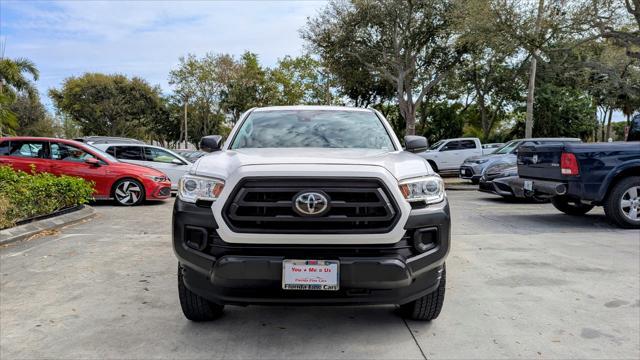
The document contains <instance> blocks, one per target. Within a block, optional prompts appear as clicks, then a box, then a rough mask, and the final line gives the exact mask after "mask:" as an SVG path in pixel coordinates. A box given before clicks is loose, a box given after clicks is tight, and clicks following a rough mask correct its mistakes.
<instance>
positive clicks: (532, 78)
mask: <svg viewBox="0 0 640 360" xmlns="http://www.w3.org/2000/svg"><path fill="white" fill-rule="evenodd" d="M543 11H544V0H539V1H538V14H537V15H536V24H535V28H534V31H535V37H536V38H538V36H539V34H540V24H541V22H542V12H543ZM538 53H539V49H537V48H536V49H534V50H533V56H532V57H531V66H530V68H529V87H528V89H527V117H526V120H525V123H524V137H525V138H530V137H533V102H534V99H535V91H536V67H537V65H538V60H537V55H538Z"/></svg>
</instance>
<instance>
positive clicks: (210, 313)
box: [178, 265, 224, 321]
mask: <svg viewBox="0 0 640 360" xmlns="http://www.w3.org/2000/svg"><path fill="white" fill-rule="evenodd" d="M178 296H179V297H180V307H182V313H183V314H184V316H185V317H186V318H187V319H189V320H191V321H211V320H215V319H217V318H219V317H220V316H221V315H222V310H223V309H224V305H218V304H216V303H213V302H211V301H209V300H207V299H205V298H203V297H202V296H200V295H198V294H196V293H194V292H192V291H191V290H189V289H188V288H187V287H186V286H185V285H184V279H183V275H182V266H180V265H178Z"/></svg>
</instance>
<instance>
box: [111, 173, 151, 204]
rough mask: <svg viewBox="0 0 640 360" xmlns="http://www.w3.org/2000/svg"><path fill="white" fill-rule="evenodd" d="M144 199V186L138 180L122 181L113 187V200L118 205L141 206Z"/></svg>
mask: <svg viewBox="0 0 640 360" xmlns="http://www.w3.org/2000/svg"><path fill="white" fill-rule="evenodd" d="M144 197H145V192H144V186H143V185H142V184H141V183H140V182H139V181H138V180H134V179H121V180H118V182H116V183H115V185H114V186H113V198H114V199H115V201H116V203H117V204H118V205H122V206H135V205H140V204H141V203H142V202H143V201H144Z"/></svg>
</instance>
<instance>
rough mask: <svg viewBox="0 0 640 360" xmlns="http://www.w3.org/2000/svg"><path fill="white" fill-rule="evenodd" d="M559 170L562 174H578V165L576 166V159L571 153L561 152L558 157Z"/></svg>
mask: <svg viewBox="0 0 640 360" xmlns="http://www.w3.org/2000/svg"><path fill="white" fill-rule="evenodd" d="M560 171H561V172H562V175H569V176H577V175H580V167H578V159H576V155H575V154H572V153H562V156H561V157H560Z"/></svg>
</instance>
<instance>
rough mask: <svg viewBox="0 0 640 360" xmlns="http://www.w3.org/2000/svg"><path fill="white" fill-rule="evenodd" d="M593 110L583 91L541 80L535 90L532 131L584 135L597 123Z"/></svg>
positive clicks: (542, 135)
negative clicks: (544, 82) (543, 82)
mask: <svg viewBox="0 0 640 360" xmlns="http://www.w3.org/2000/svg"><path fill="white" fill-rule="evenodd" d="M595 113H596V109H595V107H594V105H593V102H592V100H591V97H590V96H589V95H588V94H587V93H586V92H585V91H582V90H579V89H572V88H569V87H560V86H555V85H552V84H543V85H542V86H540V87H539V88H538V90H537V91H536V101H535V108H534V112H533V114H534V128H533V135H534V136H537V137H556V136H570V137H579V138H583V139H586V138H588V137H589V136H591V135H592V134H593V131H594V130H595V129H596V128H597V126H598V124H597V121H596V118H595Z"/></svg>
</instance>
